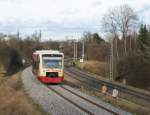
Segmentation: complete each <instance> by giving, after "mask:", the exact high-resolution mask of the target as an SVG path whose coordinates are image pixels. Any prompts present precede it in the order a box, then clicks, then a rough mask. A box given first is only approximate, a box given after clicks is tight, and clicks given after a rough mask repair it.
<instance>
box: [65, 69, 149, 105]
mask: <svg viewBox="0 0 150 115" xmlns="http://www.w3.org/2000/svg"><path fill="white" fill-rule="evenodd" d="M65 73H66V74H68V75H69V76H71V77H72V78H73V79H76V80H78V81H80V82H82V83H84V84H85V85H87V86H88V87H91V88H92V89H93V90H96V91H98V92H99V91H100V87H101V86H102V85H103V84H106V85H107V86H108V92H109V93H112V89H114V88H116V89H118V90H119V97H120V98H124V99H127V100H129V101H132V102H135V103H137V104H141V105H144V106H147V107H150V105H149V103H150V94H148V93H143V92H141V91H137V90H133V89H131V88H128V87H126V86H123V85H119V84H115V83H112V82H109V81H104V80H98V79H96V78H94V77H93V74H89V73H85V72H83V71H80V70H78V69H75V68H66V69H65Z"/></svg>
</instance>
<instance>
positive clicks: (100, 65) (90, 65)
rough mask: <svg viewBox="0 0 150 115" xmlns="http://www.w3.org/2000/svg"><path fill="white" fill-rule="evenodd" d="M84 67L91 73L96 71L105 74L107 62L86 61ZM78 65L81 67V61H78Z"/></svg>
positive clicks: (101, 74) (98, 73)
mask: <svg viewBox="0 0 150 115" xmlns="http://www.w3.org/2000/svg"><path fill="white" fill-rule="evenodd" d="M83 65H84V66H83V69H84V70H86V71H89V72H91V73H95V74H97V75H100V76H105V67H106V62H99V61H84V63H83ZM77 66H78V67H79V68H81V67H82V66H81V63H80V62H78V63H77Z"/></svg>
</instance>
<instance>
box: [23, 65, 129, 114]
mask: <svg viewBox="0 0 150 115" xmlns="http://www.w3.org/2000/svg"><path fill="white" fill-rule="evenodd" d="M22 82H23V84H24V88H25V91H26V92H27V93H28V95H29V96H30V97H31V98H32V99H33V100H34V101H35V102H36V103H38V104H40V105H41V106H42V107H43V109H44V110H45V111H47V113H48V114H50V115H87V113H86V112H84V111H82V110H81V109H79V108H78V107H76V106H75V105H73V104H72V103H70V102H68V101H67V100H65V99H64V98H62V97H61V96H59V95H58V94H56V93H55V92H54V91H52V90H50V89H49V88H48V87H46V85H44V84H42V83H41V82H40V81H39V80H38V79H37V78H36V77H35V76H34V75H33V74H32V71H31V67H28V68H27V69H25V70H24V71H23V73H22ZM50 87H52V88H54V89H55V90H57V91H59V92H60V93H61V94H62V95H64V96H66V97H67V98H69V99H71V100H72V101H73V102H74V103H77V104H79V105H80V106H82V107H84V108H86V109H88V110H90V111H91V112H92V113H94V114H95V115H111V113H109V112H107V111H105V110H103V109H100V108H97V107H94V106H93V105H91V104H89V103H87V102H86V101H84V100H82V99H80V98H78V97H76V96H74V95H73V94H71V93H69V92H67V91H65V90H63V89H61V88H60V87H59V85H58V86H50ZM64 87H66V88H69V89H70V90H72V91H74V92H76V93H78V94H80V95H82V96H84V97H86V98H89V99H90V100H93V101H95V102H96V103H98V104H103V105H104V106H105V107H107V108H110V109H111V110H114V111H115V112H117V113H119V114H121V115H130V114H129V113H128V112H125V111H123V110H120V109H117V108H115V107H113V106H111V105H109V104H107V103H104V102H101V101H99V100H98V99H96V98H94V97H91V96H88V95H86V94H83V93H82V92H80V91H77V90H76V89H74V88H71V87H70V86H67V85H64Z"/></svg>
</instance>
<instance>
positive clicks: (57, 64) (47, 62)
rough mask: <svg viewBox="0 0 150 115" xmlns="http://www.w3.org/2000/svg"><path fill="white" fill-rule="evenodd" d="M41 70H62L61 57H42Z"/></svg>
mask: <svg viewBox="0 0 150 115" xmlns="http://www.w3.org/2000/svg"><path fill="white" fill-rule="evenodd" d="M43 68H59V69H61V68H62V57H49V56H43Z"/></svg>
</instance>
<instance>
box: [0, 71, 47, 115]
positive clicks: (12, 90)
mask: <svg viewBox="0 0 150 115" xmlns="http://www.w3.org/2000/svg"><path fill="white" fill-rule="evenodd" d="M1 78H3V79H1V83H0V102H1V104H0V115H42V114H45V112H44V111H43V110H42V109H41V108H40V107H39V106H38V105H36V104H35V103H34V102H33V101H31V99H29V97H28V96H27V95H26V94H25V92H24V91H23V88H22V83H21V80H20V77H19V76H18V74H17V75H13V76H10V77H2V76H1Z"/></svg>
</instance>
